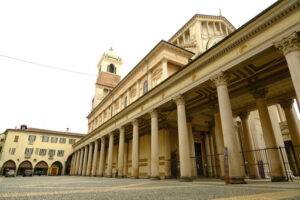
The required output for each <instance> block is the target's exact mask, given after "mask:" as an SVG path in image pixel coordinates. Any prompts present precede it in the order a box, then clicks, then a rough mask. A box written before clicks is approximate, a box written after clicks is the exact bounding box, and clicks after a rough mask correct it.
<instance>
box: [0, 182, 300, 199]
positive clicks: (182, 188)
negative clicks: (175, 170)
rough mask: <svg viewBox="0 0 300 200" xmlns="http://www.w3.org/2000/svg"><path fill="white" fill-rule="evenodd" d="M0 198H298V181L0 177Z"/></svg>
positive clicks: (299, 191) (299, 188) (299, 194)
mask: <svg viewBox="0 0 300 200" xmlns="http://www.w3.org/2000/svg"><path fill="white" fill-rule="evenodd" d="M0 199H8V200H9V199H22V200H24V199H51V200H53V199H68V200H69V199H74V200H75V199H76V200H77V199H79V200H80V199H84V200H93V199H155V200H157V199H172V200H173V199H226V200H229V199H246V200H248V199H251V200H252V199H300V182H288V183H270V182H262V181H256V182H249V184H245V185H225V184H224V182H222V181H219V180H215V179H199V180H195V181H193V182H190V183H186V182H179V181H178V180H160V181H153V180H148V179H129V178H125V179H116V178H100V177H76V176H60V177H38V176H35V177H16V178H2V177H0Z"/></svg>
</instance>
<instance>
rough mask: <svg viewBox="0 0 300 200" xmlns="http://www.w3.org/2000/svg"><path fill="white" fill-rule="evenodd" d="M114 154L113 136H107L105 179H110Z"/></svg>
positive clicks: (111, 134)
mask: <svg viewBox="0 0 300 200" xmlns="http://www.w3.org/2000/svg"><path fill="white" fill-rule="evenodd" d="M113 154H114V134H113V133H110V134H109V145H108V159H107V177H112V162H113Z"/></svg>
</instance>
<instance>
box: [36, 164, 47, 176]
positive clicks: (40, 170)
mask: <svg viewBox="0 0 300 200" xmlns="http://www.w3.org/2000/svg"><path fill="white" fill-rule="evenodd" d="M47 172H48V164H47V163H46V162H45V161H40V162H38V163H37V164H36V165H35V168H34V172H33V174H34V175H39V176H41V175H47Z"/></svg>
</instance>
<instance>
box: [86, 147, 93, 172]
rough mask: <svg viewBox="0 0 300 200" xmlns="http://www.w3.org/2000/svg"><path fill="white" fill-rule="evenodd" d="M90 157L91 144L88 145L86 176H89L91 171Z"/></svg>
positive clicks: (91, 153)
mask: <svg viewBox="0 0 300 200" xmlns="http://www.w3.org/2000/svg"><path fill="white" fill-rule="evenodd" d="M92 155H93V144H92V143H90V144H89V154H88V161H87V169H86V176H90V175H91V170H92Z"/></svg>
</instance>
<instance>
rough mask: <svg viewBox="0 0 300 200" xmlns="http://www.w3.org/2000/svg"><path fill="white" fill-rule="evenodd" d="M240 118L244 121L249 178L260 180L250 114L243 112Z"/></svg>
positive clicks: (245, 153)
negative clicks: (250, 126)
mask: <svg viewBox="0 0 300 200" xmlns="http://www.w3.org/2000/svg"><path fill="white" fill-rule="evenodd" d="M238 116H239V117H240V118H241V120H242V127H243V135H244V144H245V147H244V148H245V152H244V155H246V159H247V162H248V169H249V178H259V174H258V169H257V166H256V160H255V154H254V148H253V144H252V139H251V135H250V131H249V125H248V117H249V113H248V112H241V113H239V114H238Z"/></svg>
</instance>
